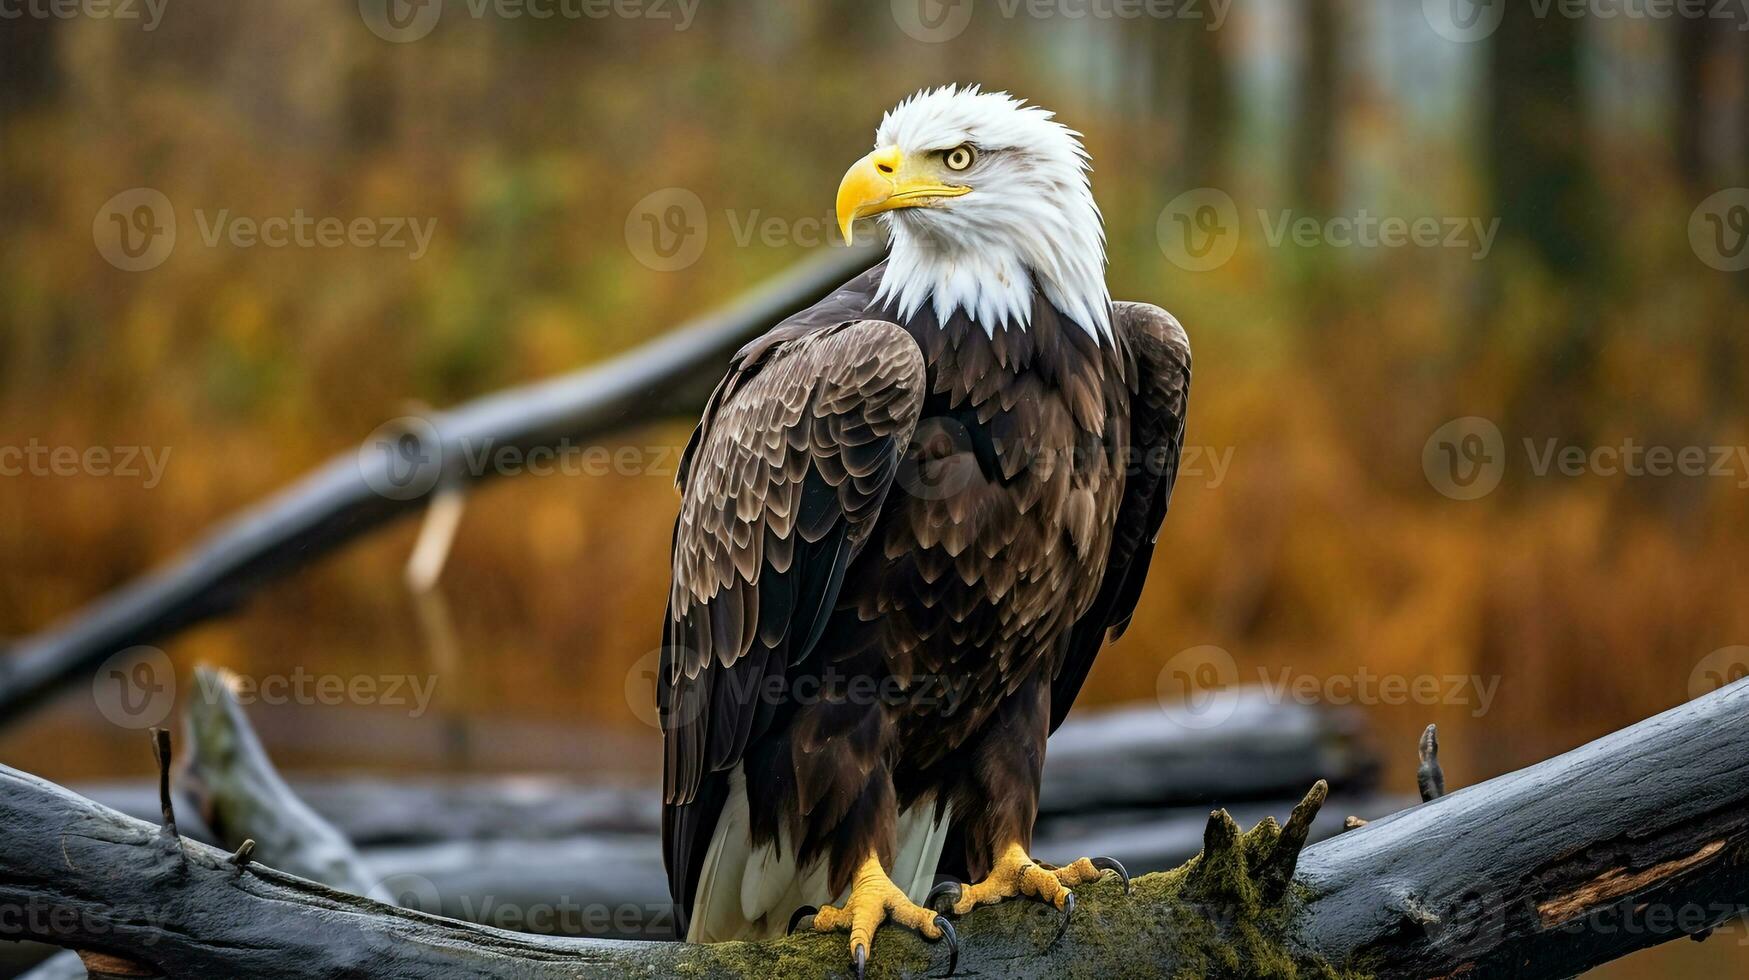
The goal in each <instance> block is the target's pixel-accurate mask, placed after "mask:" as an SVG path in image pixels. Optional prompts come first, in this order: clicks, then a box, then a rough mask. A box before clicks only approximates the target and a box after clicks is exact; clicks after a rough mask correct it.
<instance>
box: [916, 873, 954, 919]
mask: <svg viewBox="0 0 1749 980" xmlns="http://www.w3.org/2000/svg"><path fill="white" fill-rule="evenodd" d="M943 895H951V896H952V898H950V899H949V900H948V903H947V908H945V909H944V908H942V907H941V906H939V905H937V904H935V900H936V899H938V898H940V897H942V896H943ZM959 900H960V883H959V882H957V881H953V880H952V879H949V880H947V881H944V882H942V883H940V884H938V885H936V886H935V887H934V888H931V889H929V897H928V898H926V899H924V900H923V907H924V908H928V909H934V910H935V911H937V912H952V911H953V907H954V906H955V905H957V904H959Z"/></svg>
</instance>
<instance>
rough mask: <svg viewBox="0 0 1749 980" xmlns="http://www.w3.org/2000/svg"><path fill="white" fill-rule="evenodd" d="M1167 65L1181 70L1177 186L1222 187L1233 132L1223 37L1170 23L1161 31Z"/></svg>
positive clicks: (1219, 33)
mask: <svg viewBox="0 0 1749 980" xmlns="http://www.w3.org/2000/svg"><path fill="white" fill-rule="evenodd" d="M1164 33H1165V35H1166V37H1165V40H1166V42H1167V51H1166V55H1167V64H1168V65H1170V64H1171V63H1173V62H1176V63H1178V64H1181V65H1183V66H1184V71H1183V74H1182V75H1181V76H1180V77H1181V78H1182V84H1183V85H1184V87H1185V100H1184V106H1185V114H1184V121H1185V124H1184V128H1183V130H1182V132H1181V146H1180V150H1181V153H1180V156H1179V166H1180V172H1181V174H1182V180H1181V181H1180V184H1181V186H1182V187H1183V188H1184V189H1186V190H1188V189H1190V188H1195V187H1219V188H1221V189H1223V190H1226V191H1227V192H1228V193H1231V192H1232V188H1231V187H1229V186H1228V185H1227V178H1228V176H1229V174H1230V171H1229V169H1228V167H1227V148H1228V145H1229V144H1230V143H1231V140H1232V131H1233V112H1234V106H1233V80H1232V73H1231V65H1230V64H1229V59H1228V57H1227V50H1226V45H1225V42H1224V40H1223V39H1224V38H1225V37H1226V36H1227V32H1226V31H1209V30H1204V29H1203V26H1202V24H1201V22H1199V21H1194V20H1183V21H1174V22H1173V24H1172V26H1171V28H1170V30H1168V31H1166V32H1164Z"/></svg>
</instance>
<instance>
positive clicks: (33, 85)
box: [0, 17, 59, 117]
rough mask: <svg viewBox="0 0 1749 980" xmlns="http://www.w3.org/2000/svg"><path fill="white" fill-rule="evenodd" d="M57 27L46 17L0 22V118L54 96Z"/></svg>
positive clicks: (21, 18)
mask: <svg viewBox="0 0 1749 980" xmlns="http://www.w3.org/2000/svg"><path fill="white" fill-rule="evenodd" d="M57 26H59V25H58V24H57V23H56V22H55V21H53V20H51V19H50V18H47V17H17V18H14V19H11V20H5V21H0V117H5V116H11V115H16V114H17V113H18V112H20V111H22V110H24V109H27V108H29V107H31V106H34V105H37V104H39V103H41V102H43V101H45V100H47V99H48V98H49V97H50V96H51V95H53V94H54V91H55V88H56V84H57V81H58V77H57V75H58V72H57V70H56V65H55V45H54V33H53V32H54V29H55V28H56V27H57Z"/></svg>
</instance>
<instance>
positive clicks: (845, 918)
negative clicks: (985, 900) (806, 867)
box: [797, 854, 959, 980]
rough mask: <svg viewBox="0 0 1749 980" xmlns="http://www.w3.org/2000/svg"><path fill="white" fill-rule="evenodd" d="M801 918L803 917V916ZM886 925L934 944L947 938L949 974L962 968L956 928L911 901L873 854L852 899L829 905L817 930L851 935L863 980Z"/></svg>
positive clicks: (852, 891) (852, 950)
mask: <svg viewBox="0 0 1749 980" xmlns="http://www.w3.org/2000/svg"><path fill="white" fill-rule="evenodd" d="M804 911H805V910H804ZM797 914H798V916H799V915H800V914H801V912H798V913H797ZM884 922H894V923H897V924H899V925H902V926H906V927H909V928H911V929H914V930H916V931H917V932H918V933H921V934H922V936H923V938H925V939H928V940H931V941H934V940H938V939H944V938H945V939H946V940H947V946H948V955H949V962H948V967H947V972H948V973H949V974H952V973H953V971H954V968H955V967H956V966H958V963H959V937H958V936H957V935H955V934H954V929H953V926H952V925H951V924H950V923H949V922H948V921H947V918H946V917H945V916H943V915H941V914H940V913H937V912H935V911H934V910H932V909H927V908H924V907H923V906H921V905H918V904H917V903H915V902H913V901H911V899H910V898H909V897H907V896H906V894H905V892H904V889H901V888H900V887H899V886H898V885H895V884H893V880H892V879H891V878H889V877H887V871H886V869H885V868H883V867H881V859H880V856H879V855H877V854H870V855H869V856H868V857H867V858H865V859H864V860H863V862H862V864H860V865H858V866H857V869H856V877H855V878H854V879H853V880H852V883H851V886H850V895H849V896H848V897H847V898H846V899H845V900H844V904H843V905H842V906H832V905H828V906H826V907H825V908H823V909H820V910H819V911H817V912H815V913H814V916H813V929H814V931H815V932H845V931H848V932H849V933H850V959H851V962H852V963H854V964H855V965H856V975H857V977H858V978H859V980H860V978H861V977H862V975H863V972H864V971H865V970H867V969H868V956H869V950H870V949H871V948H872V947H873V945H874V934H875V930H876V929H878V928H880V926H881V924H882V923H884Z"/></svg>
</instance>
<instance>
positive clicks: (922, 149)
mask: <svg viewBox="0 0 1749 980" xmlns="http://www.w3.org/2000/svg"><path fill="white" fill-rule="evenodd" d="M1080 137H1081V134H1079V133H1077V132H1075V131H1074V130H1072V129H1069V128H1068V127H1066V126H1064V125H1063V124H1061V123H1059V122H1056V121H1055V120H1054V119H1053V118H1052V115H1051V113H1050V112H1048V111H1046V110H1044V109H1041V108H1039V107H1037V106H1029V105H1027V104H1026V103H1025V102H1023V101H1022V100H1020V99H1016V98H1014V97H1012V96H1010V95H1008V94H1007V93H1006V92H980V91H978V89H977V87H976V86H973V87H970V88H957V87H954V86H946V87H943V88H938V89H935V90H933V91H922V92H918V93H917V94H916V95H913V96H911V97H910V98H909V99H906V100H905V101H904V102H901V103H899V104H898V105H897V106H895V107H894V108H893V109H892V110H891V111H889V112H888V113H887V114H886V116H885V117H884V118H883V119H882V120H881V125H880V130H879V131H878V132H877V133H876V135H875V148H874V152H873V153H870V154H869V155H868V156H866V157H863V158H862V159H861V160H858V161H857V162H856V164H855V165H854V166H852V167H851V168H850V171H849V172H848V173H846V174H845V175H844V181H843V183H842V184H840V185H839V187H838V224H839V226H840V229H841V230H842V231H843V233H844V239H845V241H849V240H850V231H851V225H852V223H853V222H855V220H856V219H858V218H866V217H870V216H872V215H880V216H881V221H882V223H883V224H884V225H885V226H886V229H887V234H888V237H889V238H890V239H891V240H892V256H891V258H890V260H889V262H888V265H887V273H886V277H885V279H884V280H883V281H882V282H881V287H880V297H879V298H880V299H882V300H894V301H896V302H897V304H898V307H899V311H900V313H901V314H902V315H904V316H907V317H909V316H911V315H912V314H914V313H915V312H916V311H917V310H918V309H920V308H921V307H922V305H923V304H924V303H925V302H931V303H933V304H934V309H935V314H936V317H937V318H938V319H940V320H942V321H944V322H945V321H946V320H947V319H948V317H949V316H951V315H952V313H953V312H954V311H955V310H956V309H958V310H964V311H965V312H966V313H967V314H969V315H971V316H972V317H973V318H974V319H976V320H977V321H978V322H979V323H981V324H982V325H983V327H984V329H985V330H986V331H991V332H993V331H995V330H996V329H997V327H999V326H1001V327H1006V326H1008V325H1010V324H1012V325H1013V326H1014V327H1016V328H1019V329H1024V328H1025V327H1026V326H1027V325H1028V322H1029V321H1030V319H1031V315H1032V291H1033V287H1034V285H1035V284H1036V285H1037V286H1038V288H1039V289H1042V290H1043V291H1044V294H1045V296H1046V298H1048V299H1049V300H1050V301H1051V303H1052V304H1053V305H1055V306H1056V307H1057V309H1059V310H1061V311H1062V312H1063V313H1065V314H1067V315H1068V316H1069V317H1070V318H1071V319H1072V320H1074V322H1075V323H1076V325H1077V326H1079V327H1081V328H1082V329H1083V330H1086V331H1087V332H1088V333H1090V334H1092V335H1093V336H1094V337H1095V338H1101V339H1109V338H1110V336H1111V296H1110V293H1109V292H1108V291H1107V290H1106V286H1105V224H1104V222H1103V220H1102V219H1101V218H1100V215H1099V207H1098V205H1096V204H1094V203H1093V191H1092V189H1091V188H1090V187H1089V186H1088V181H1087V171H1088V160H1087V151H1086V150H1085V149H1084V148H1082V146H1081V138H1080Z"/></svg>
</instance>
